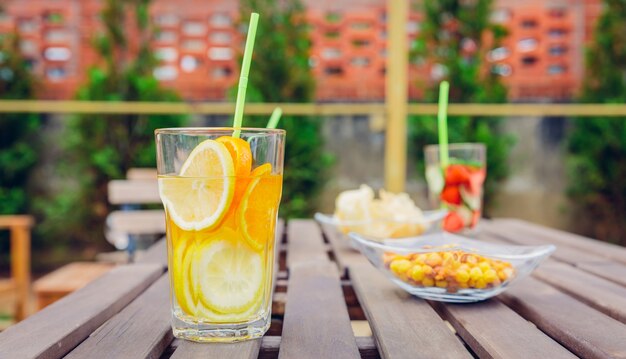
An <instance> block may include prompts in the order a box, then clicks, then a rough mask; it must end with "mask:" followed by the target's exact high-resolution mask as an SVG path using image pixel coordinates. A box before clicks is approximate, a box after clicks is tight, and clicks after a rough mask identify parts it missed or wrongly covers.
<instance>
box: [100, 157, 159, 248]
mask: <svg viewBox="0 0 626 359" xmlns="http://www.w3.org/2000/svg"><path fill="white" fill-rule="evenodd" d="M126 175H127V179H125V180H113V181H111V182H109V185H108V197H109V202H110V203H111V204H114V205H119V206H120V208H121V209H120V210H116V211H113V212H111V213H110V214H109V216H108V217H107V225H108V227H109V230H110V231H114V232H116V233H124V234H126V235H128V236H129V246H132V245H133V240H134V238H136V237H137V236H141V235H159V234H165V212H164V211H163V210H162V209H142V208H141V206H142V205H148V204H160V203H161V199H160V197H159V190H158V186H157V180H156V178H157V173H156V170H155V169H148V168H141V169H139V168H133V169H130V170H129V171H128V172H127V174H126ZM132 251H133V249H132V248H131V249H130V253H129V254H130V255H131V257H132V255H133V253H132Z"/></svg>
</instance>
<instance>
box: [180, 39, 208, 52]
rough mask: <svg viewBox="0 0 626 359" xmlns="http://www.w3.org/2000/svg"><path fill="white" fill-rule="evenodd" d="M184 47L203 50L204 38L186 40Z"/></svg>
mask: <svg viewBox="0 0 626 359" xmlns="http://www.w3.org/2000/svg"><path fill="white" fill-rule="evenodd" d="M182 47H183V49H185V50H187V51H203V50H204V48H205V44H204V41H202V40H185V41H183V44H182Z"/></svg>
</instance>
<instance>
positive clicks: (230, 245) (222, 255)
mask: <svg viewBox="0 0 626 359" xmlns="http://www.w3.org/2000/svg"><path fill="white" fill-rule="evenodd" d="M215 237H217V238H219V239H216V240H212V241H204V242H202V243H200V244H199V246H198V248H197V252H196V255H195V256H194V257H195V258H194V261H195V265H197V266H198V267H197V268H196V270H197V274H198V281H199V285H198V286H196V287H195V288H196V289H197V290H198V291H199V292H198V298H199V299H200V302H201V303H202V304H203V305H205V306H206V307H207V308H208V309H209V310H211V311H213V312H217V313H221V314H231V315H237V314H244V313H246V312H247V311H249V310H251V309H255V308H258V306H259V304H260V302H261V299H262V294H263V293H262V292H263V290H262V289H263V284H264V277H265V270H264V264H263V257H262V256H261V255H260V254H259V253H256V252H254V251H252V250H251V249H250V248H249V247H248V246H246V245H245V244H244V243H242V241H241V239H239V238H238V237H239V236H237V234H236V233H235V232H234V231H232V230H230V229H227V228H224V229H223V230H221V231H220V232H219V236H218V235H216V236H215ZM233 239H234V240H233Z"/></svg>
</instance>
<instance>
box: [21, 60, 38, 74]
mask: <svg viewBox="0 0 626 359" xmlns="http://www.w3.org/2000/svg"><path fill="white" fill-rule="evenodd" d="M24 62H25V63H26V68H27V69H29V70H31V71H32V70H34V69H35V68H36V67H37V60H35V59H30V58H27V59H25V60H24Z"/></svg>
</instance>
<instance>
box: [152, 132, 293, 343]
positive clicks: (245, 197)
mask: <svg viewBox="0 0 626 359" xmlns="http://www.w3.org/2000/svg"><path fill="white" fill-rule="evenodd" d="M155 133H156V147H157V169H158V175H159V180H158V181H159V193H160V196H161V200H162V201H163V206H164V207H165V213H166V229H167V248H168V266H169V276H170V295H171V304H172V329H173V331H174V335H175V336H176V337H177V338H183V339H188V340H193V341H198V342H216V341H217V342H233V341H240V340H246V339H253V338H258V337H260V336H262V335H263V334H264V333H265V332H266V331H267V329H268V328H269V325H270V314H271V313H270V310H271V303H272V299H271V298H272V290H273V277H274V267H275V261H274V258H275V255H274V252H275V247H276V246H275V229H276V221H277V214H278V205H279V203H280V197H281V193H282V174H283V158H284V148H285V131H284V130H269V129H245V128H243V129H238V130H235V129H233V128H173V129H159V130H156V131H155ZM233 135H234V136H233Z"/></svg>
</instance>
